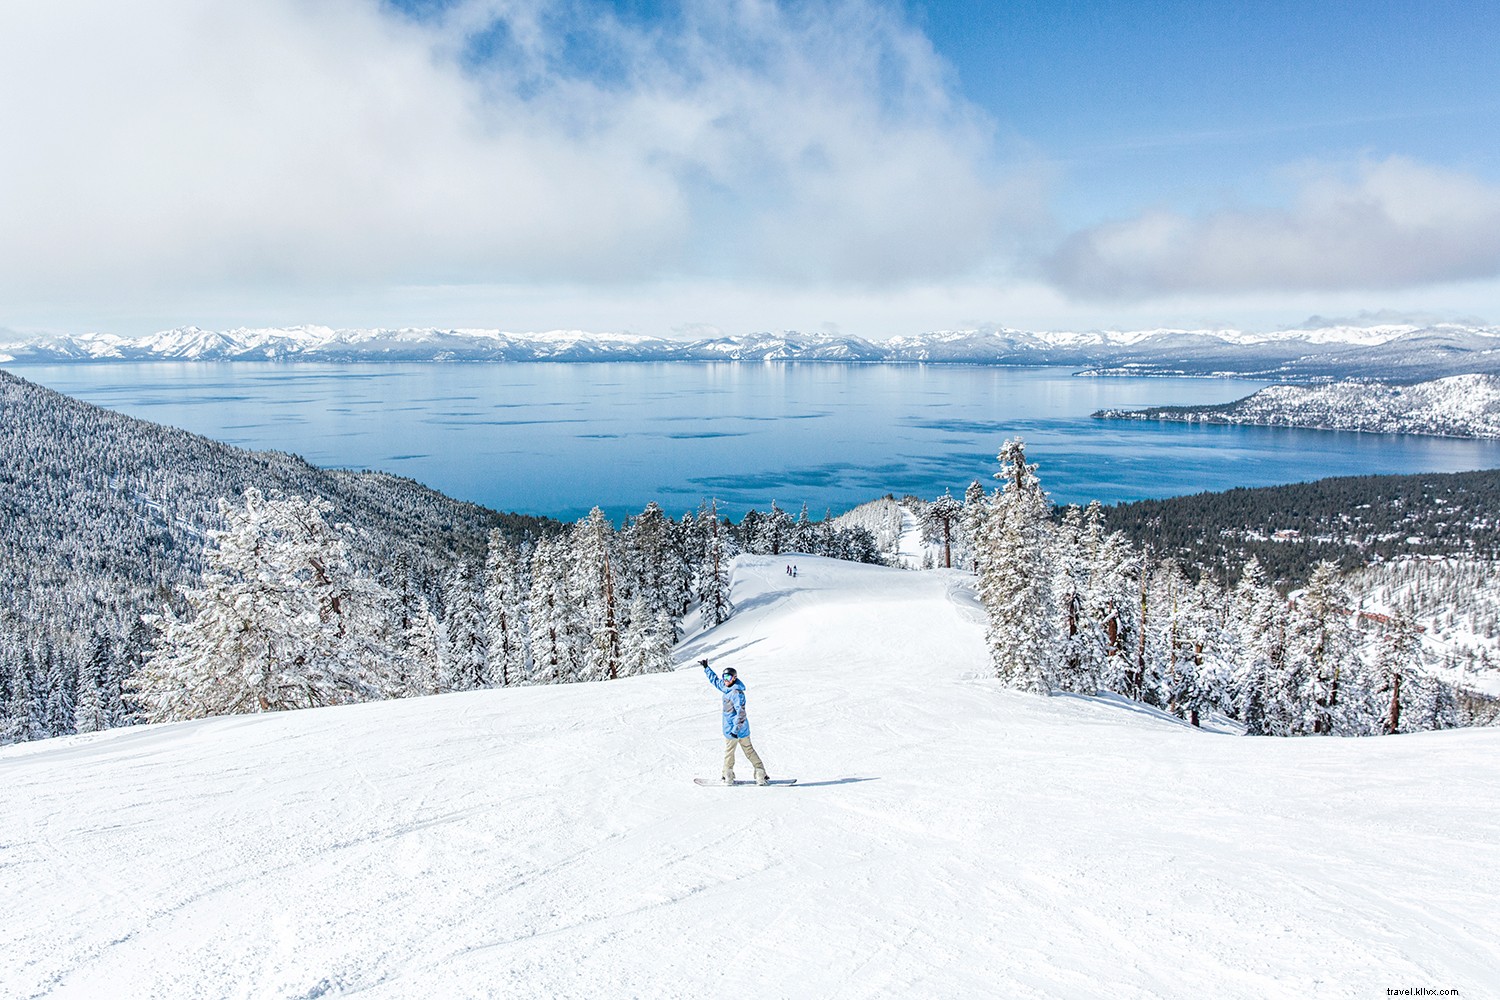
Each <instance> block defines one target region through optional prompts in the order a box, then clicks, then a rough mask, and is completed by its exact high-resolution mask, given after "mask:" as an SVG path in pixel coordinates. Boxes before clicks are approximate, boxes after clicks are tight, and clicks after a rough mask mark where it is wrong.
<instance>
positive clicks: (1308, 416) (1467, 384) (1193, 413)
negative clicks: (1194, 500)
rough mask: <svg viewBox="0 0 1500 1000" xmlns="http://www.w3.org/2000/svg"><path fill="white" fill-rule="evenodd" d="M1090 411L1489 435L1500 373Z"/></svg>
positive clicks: (1498, 427) (1106, 415) (1107, 415)
mask: <svg viewBox="0 0 1500 1000" xmlns="http://www.w3.org/2000/svg"><path fill="white" fill-rule="evenodd" d="M1094 416H1095V418H1097V419H1102V420H1164V421H1169V422H1177V423H1189V424H1254V425H1258V426H1262V427H1313V428H1319V429H1322V430H1338V431H1365V432H1369V433H1377V434H1430V435H1435V436H1438V437H1458V438H1491V439H1493V438H1500V376H1495V375H1454V376H1451V377H1449V378H1440V379H1434V380H1432V381H1430V382H1418V383H1417V384H1415V385H1384V384H1381V383H1377V382H1363V381H1362V382H1335V383H1333V384H1331V385H1312V386H1304V385H1273V386H1268V387H1266V388H1264V389H1262V390H1260V391H1259V392H1257V393H1255V394H1253V395H1250V396H1246V397H1245V398H1244V399H1240V400H1236V401H1234V402H1232V403H1220V404H1218V405H1214V406H1152V407H1147V408H1146V409H1141V410H1099V411H1098V412H1097V413H1095V414H1094Z"/></svg>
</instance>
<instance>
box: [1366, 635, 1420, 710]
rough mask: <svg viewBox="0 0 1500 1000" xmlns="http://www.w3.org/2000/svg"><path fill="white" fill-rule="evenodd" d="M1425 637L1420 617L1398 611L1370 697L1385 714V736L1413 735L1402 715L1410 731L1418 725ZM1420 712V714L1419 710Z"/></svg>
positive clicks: (1382, 640) (1381, 653)
mask: <svg viewBox="0 0 1500 1000" xmlns="http://www.w3.org/2000/svg"><path fill="white" fill-rule="evenodd" d="M1421 642H1422V640H1421V633H1420V632H1419V631H1418V628H1417V620H1416V617H1415V616H1414V615H1413V614H1412V613H1411V611H1410V610H1409V609H1407V608H1397V609H1396V611H1395V613H1394V614H1392V615H1391V618H1390V622H1389V623H1388V624H1387V626H1386V629H1385V632H1384V634H1383V635H1381V637H1380V651H1379V653H1378V655H1377V659H1376V661H1375V670H1374V676H1373V677H1372V678H1371V685H1370V693H1371V697H1372V698H1373V699H1374V703H1375V705H1376V706H1377V707H1379V708H1382V709H1383V711H1382V713H1381V717H1380V730H1381V731H1382V732H1385V733H1400V732H1409V731H1410V730H1409V729H1402V728H1401V727H1402V715H1403V713H1404V714H1405V715H1406V725H1407V726H1408V727H1409V726H1411V725H1412V723H1413V722H1414V721H1415V720H1414V719H1413V718H1412V717H1413V715H1414V714H1416V713H1414V712H1413V711H1412V710H1413V708H1414V703H1417V702H1418V701H1419V699H1420V692H1421V687H1422V683H1421V678H1419V677H1418V676H1417V675H1418V674H1419V673H1420V672H1421V662H1422V661H1421V652H1422V645H1421ZM1419 711H1420V710H1419Z"/></svg>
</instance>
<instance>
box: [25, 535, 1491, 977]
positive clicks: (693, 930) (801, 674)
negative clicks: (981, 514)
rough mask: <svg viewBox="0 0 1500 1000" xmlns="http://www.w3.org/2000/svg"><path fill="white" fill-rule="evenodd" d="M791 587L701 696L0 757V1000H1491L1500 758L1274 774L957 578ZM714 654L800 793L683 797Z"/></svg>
mask: <svg viewBox="0 0 1500 1000" xmlns="http://www.w3.org/2000/svg"><path fill="white" fill-rule="evenodd" d="M796 562H797V564H798V566H799V570H800V575H799V576H798V578H797V579H796V580H791V579H789V578H787V577H786V575H785V572H784V567H785V563H786V557H784V556H778V557H770V558H759V559H757V558H742V559H741V560H740V561H739V562H738V564H737V566H736V570H735V590H734V598H735V601H736V604H737V606H738V607H739V608H740V611H739V613H738V614H737V616H736V617H734V618H733V619H731V620H730V621H729V622H728V623H726V624H725V625H723V626H721V627H720V628H718V629H716V630H714V631H712V632H709V633H706V634H697V633H694V634H690V635H689V636H688V637H687V638H686V639H685V641H684V643H683V645H682V646H681V648H680V649H679V650H678V659H679V660H680V661H681V662H682V663H683V664H684V666H683V667H682V669H680V670H679V671H677V672H675V673H671V674H665V675H656V676H650V677H640V678H629V679H624V680H620V681H615V682H611V683H606V684H590V685H573V686H565V687H533V688H519V689H512V690H504V691H484V692H473V693H466V694H454V695H443V696H438V697H432V698H422V699H414V700H408V701H399V702H384V703H378V704H368V705H358V706H351V707H346V708H335V709H324V710H316V711H304V712H292V713H286V714H279V715H267V716H256V717H239V718H229V719H214V720H206V721H203V722H193V723H182V724H177V725H169V726H153V727H141V728H136V729H131V730H117V731H114V732H109V733H102V734H96V735H92V736H80V737H65V738H62V739H55V740H48V741H42V742H38V743H33V744H23V745H20V746H16V747H10V748H6V749H4V750H0V789H3V791H4V802H5V808H4V811H3V813H0V904H3V912H4V913H5V915H6V919H5V920H4V921H0V996H4V997H39V996H56V997H102V996H109V997H120V998H128V997H285V998H314V997H334V996H359V997H369V998H393V997H413V996H434V997H439V996H441V997H487V996H503V997H531V996H561V997H600V996H607V997H707V996H742V995H743V996H755V997H877V996H924V997H927V996H930V997H968V996H1007V997H1121V998H1129V997H1206V996H1212V997H1247V998H1248V997H1257V998H1261V997H1266V996H1298V997H1325V996H1326V997H1359V998H1367V997H1375V996H1383V995H1384V990H1385V988H1386V987H1388V986H1392V987H1403V988H1404V987H1408V986H1427V987H1430V988H1456V989H1461V990H1462V991H1463V996H1466V997H1479V996H1486V995H1493V994H1494V992H1495V990H1496V988H1497V986H1500V945H1497V941H1500V906H1497V905H1496V902H1495V901H1496V899H1500V875H1497V873H1500V796H1497V793H1496V791H1495V783H1494V761H1495V759H1496V752H1497V750H1500V731H1495V730H1471V731H1450V732H1443V733H1424V734H1416V735H1411V736H1399V737H1387V738H1378V739H1363V740H1334V739H1297V740H1273V739H1246V738H1236V737H1232V736H1224V735H1216V734H1212V733H1205V732H1200V731H1195V730H1193V729H1192V728H1191V727H1188V726H1186V725H1184V724H1182V723H1181V722H1179V721H1177V720H1174V719H1170V718H1168V717H1165V716H1162V715H1160V714H1159V713H1155V712H1153V711H1151V710H1149V709H1144V708H1141V707H1140V706H1130V705H1128V704H1126V703H1123V702H1120V701H1118V700H1114V699H1088V698H1079V697H1071V696H1059V697H1054V698H1050V699H1046V698H1039V697H1036V696H1032V695H1026V694H1021V693H1017V692H1013V691H1007V690H1004V689H1002V688H1000V687H999V686H998V685H997V684H996V683H995V682H993V681H991V680H988V679H985V678H983V677H982V674H983V673H984V670H985V663H986V657H985V652H984V648H983V643H982V631H983V619H982V615H981V614H979V613H978V608H977V606H976V605H975V603H974V601H973V596H972V592H971V589H970V588H969V586H968V582H967V578H966V577H964V576H963V575H961V574H958V573H948V572H941V571H939V572H930V573H910V572H899V571H894V570H886V569H880V568H876V567H868V566H857V565H852V564H845V563H836V562H829V561H825V560H820V559H814V558H811V557H805V556H803V557H797V558H796ZM702 656H706V657H710V658H711V659H713V660H714V661H715V666H716V667H719V668H722V667H725V666H731V665H733V666H735V667H737V668H738V669H739V671H740V673H741V676H742V678H743V679H744V680H745V682H746V684H747V686H748V689H749V691H748V694H749V710H750V719H751V725H752V729H753V733H754V738H755V742H756V746H757V748H758V749H759V750H760V752H761V754H762V755H763V756H764V757H765V760H766V763H767V766H768V768H769V770H770V773H771V774H772V776H773V777H782V776H784V777H797V778H800V779H801V782H802V783H801V784H799V785H797V786H795V787H791V788H778V789H758V788H754V787H747V788H743V789H734V790H727V789H704V788H699V787H697V786H695V785H694V784H693V783H692V781H691V779H692V778H693V777H694V776H712V775H716V774H717V768H718V763H719V759H720V755H721V753H722V746H723V744H722V740H721V737H720V735H719V729H718V726H719V717H718V712H719V697H718V694H717V692H715V691H714V690H713V689H712V688H711V687H710V686H709V685H708V684H707V683H706V682H705V681H704V678H703V676H702V672H701V670H700V669H699V668H698V667H697V666H696V663H695V661H696V660H697V659H698V658H699V657H702ZM851 779H854V780H851Z"/></svg>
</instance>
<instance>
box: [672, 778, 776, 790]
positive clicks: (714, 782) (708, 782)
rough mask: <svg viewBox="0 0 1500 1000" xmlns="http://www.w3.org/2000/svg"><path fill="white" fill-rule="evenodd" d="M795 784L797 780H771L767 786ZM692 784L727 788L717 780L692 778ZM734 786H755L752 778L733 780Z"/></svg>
mask: <svg viewBox="0 0 1500 1000" xmlns="http://www.w3.org/2000/svg"><path fill="white" fill-rule="evenodd" d="M796 783H797V779H796V778H772V779H771V780H770V781H769V782H767V784H770V785H795V784H796ZM693 784H695V785H718V786H719V787H721V788H723V787H727V786H725V784H724V782H722V781H720V780H719V779H718V778H694V779H693ZM735 784H736V785H753V784H755V781H754V779H752V778H738V779H736V780H735Z"/></svg>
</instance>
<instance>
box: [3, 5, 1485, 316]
mask: <svg viewBox="0 0 1500 1000" xmlns="http://www.w3.org/2000/svg"><path fill="white" fill-rule="evenodd" d="M1497 52H1500V7H1496V6H1494V5H1480V4H1459V3H1450V2H1441V0H1439V2H1426V3H1417V2H1411V3H1378V2H1365V3H1317V2H1303V3H1269V2H1243V3H1236V4H1204V3H1145V2H1138V3H1114V2H1109V3H1102V2H1101V3H1058V2H1051V3H1047V2H1007V3H981V2H973V0H963V2H953V3H942V4H938V3H921V2H917V0H908V2H906V3H904V4H903V3H899V2H878V0H838V2H817V0H806V2H801V3H797V4H778V3H775V2H773V0H723V2H719V3H692V4H686V5H680V4H668V3H644V2H628V0H619V2H615V3H593V2H587V0H400V2H379V0H324V2H320V3H313V4H309V3H305V2H301V0H263V2H258V3H256V4H233V3H229V2H227V0H140V2H138V3H134V4H130V5H119V4H112V3H108V2H105V0H77V2H74V3H69V4H63V5H59V4H50V3H45V2H41V0H16V2H14V3H9V4H6V5H4V7H3V8H0V135H3V136H5V137H6V142H7V150H6V154H7V155H5V156H4V157H0V326H8V327H11V328H14V329H19V330H28V329H54V330H70V331H80V330H85V329H101V330H111V331H115V332H121V333H137V332H148V331H150V330H153V329H158V328H163V327H168V326H174V325H180V324H188V323H193V324H198V325H202V326H217V327H232V326H240V325H286V324H294V323H323V324H329V325H334V326H367V325H383V326H400V325H440V326H482V327H500V328H506V329H514V330H540V329H556V328H583V329H592V330H635V331H638V332H643V333H654V334H667V335H672V334H677V335H692V334H699V333H704V332H710V331H725V332H744V331H750V330H767V329H802V330H819V329H826V330H841V331H844V332H849V333H856V334H861V335H865V336H871V337H884V336H889V335H893V334H900V333H912V332H917V331H920V330H927V329H939V328H950V327H960V326H972V325H978V324H998V325H1007V326H1015V327H1023V328H1033V329H1062V328H1091V327H1113V328H1122V327H1124V328H1141V327H1152V326H1214V325H1233V326H1243V327H1267V326H1277V325H1287V324H1294V323H1297V322H1298V321H1300V320H1302V319H1303V318H1305V317H1306V316H1309V315H1311V314H1314V313H1317V314H1322V315H1331V316H1354V315H1358V314H1361V313H1376V312H1383V313H1390V312H1394V313H1397V314H1411V315H1420V316H1423V317H1462V318H1478V319H1483V320H1487V321H1492V322H1500V148H1497V144H1500V139H1497V136H1500V85H1497V83H1496V82H1495V77H1496V73H1495V69H1496V62H1497V60H1496V53H1497Z"/></svg>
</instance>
